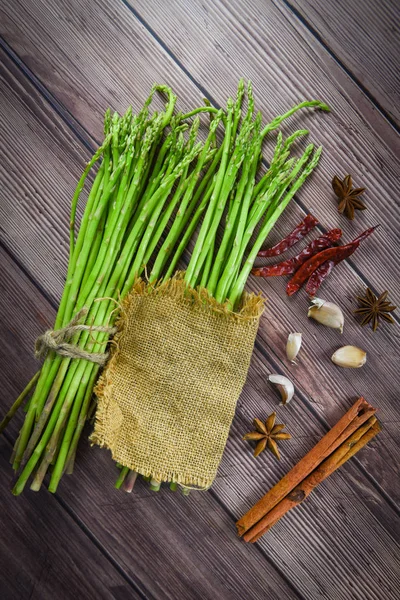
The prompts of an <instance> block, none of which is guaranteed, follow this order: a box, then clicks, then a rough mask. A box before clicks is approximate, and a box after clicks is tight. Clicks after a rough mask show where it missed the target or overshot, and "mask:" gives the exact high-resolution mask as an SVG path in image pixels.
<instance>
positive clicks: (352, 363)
mask: <svg viewBox="0 0 400 600" xmlns="http://www.w3.org/2000/svg"><path fill="white" fill-rule="evenodd" d="M366 361H367V353H366V352H365V351H364V350H362V349H361V348H357V346H343V347H342V348H339V349H338V350H336V352H334V353H333V354H332V362H333V363H335V365H338V366H339V367H345V368H348V369H359V368H360V367H362V366H363V365H365V363H366Z"/></svg>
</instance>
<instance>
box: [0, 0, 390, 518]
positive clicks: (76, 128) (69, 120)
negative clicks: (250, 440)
mask: <svg viewBox="0 0 400 600" xmlns="http://www.w3.org/2000/svg"><path fill="white" fill-rule="evenodd" d="M121 2H122V3H123V4H124V5H125V6H127V7H128V8H129V10H130V11H131V12H132V13H133V14H134V16H135V17H136V18H137V19H138V20H139V21H140V23H142V25H143V26H144V27H145V28H146V29H147V30H148V32H149V33H150V35H152V37H153V38H154V39H155V40H156V42H157V43H158V44H159V45H160V46H161V47H162V48H163V49H164V51H165V52H167V53H168V55H169V56H170V57H171V59H172V60H173V61H174V62H175V63H176V65H177V66H178V67H179V68H180V69H181V70H182V71H183V72H184V73H185V74H186V75H187V77H188V78H189V79H190V80H191V81H192V83H193V84H194V85H195V86H196V87H197V89H199V90H200V91H201V92H202V93H203V94H204V95H206V96H207V97H208V98H209V99H210V101H211V102H212V103H213V104H214V105H215V106H218V103H217V102H216V101H215V99H214V98H213V97H212V96H211V94H209V93H208V91H207V90H206V88H204V87H203V86H202V85H201V84H200V83H199V82H197V81H196V79H195V78H194V77H193V76H192V75H191V74H190V72H189V71H188V70H187V69H186V68H185V67H184V66H183V65H182V64H181V62H180V61H179V59H178V58H177V57H176V56H175V55H174V54H173V53H172V52H171V51H170V50H169V48H168V46H167V45H166V44H165V43H164V42H163V41H162V40H161V39H160V38H159V36H158V35H157V34H156V33H155V32H154V31H153V29H152V28H151V27H150V26H149V25H148V24H147V23H146V22H145V21H144V20H143V19H142V18H141V16H140V15H138V14H137V12H136V11H135V10H134V9H133V8H132V7H131V6H130V5H129V4H128V3H127V2H126V0H121ZM0 45H2V47H3V49H4V51H5V52H6V53H7V54H8V56H9V57H10V58H11V60H12V61H13V62H14V63H15V64H16V65H17V67H18V68H19V69H20V71H21V72H22V73H23V75H24V76H25V77H27V79H28V80H29V81H30V82H31V83H32V85H34V87H35V88H36V89H37V90H38V92H39V93H40V94H41V95H42V96H43V97H44V98H45V100H46V101H47V102H48V103H49V105H50V106H51V107H52V109H53V110H55V112H56V113H57V114H58V115H59V116H60V118H61V119H62V120H63V121H64V122H65V123H66V124H67V125H68V127H69V128H70V129H71V131H72V133H73V134H74V135H75V136H76V137H77V138H78V139H79V141H81V143H83V144H84V145H85V147H86V148H87V149H89V150H90V151H91V152H94V146H93V145H92V143H91V142H96V140H95V139H94V138H93V137H92V136H91V135H90V134H89V133H88V132H87V130H86V129H85V128H84V126H83V125H82V124H81V123H80V122H79V121H78V120H77V119H75V117H74V116H73V115H72V114H71V113H70V112H69V111H68V110H67V109H66V108H65V107H64V106H63V105H62V104H61V103H60V102H59V101H58V100H57V99H56V98H55V97H54V96H53V94H51V92H49V90H48V89H47V88H46V87H45V86H44V85H43V84H42V83H41V82H40V80H39V79H38V78H37V77H36V75H34V73H32V71H31V70H30V69H29V68H28V67H27V66H26V65H25V63H24V62H23V61H22V60H21V59H20V57H19V56H18V55H17V54H16V53H15V52H14V51H13V50H12V48H10V46H9V45H8V44H7V43H6V42H5V41H4V40H2V38H0ZM80 131H83V132H84V133H85V137H86V140H85V139H84V138H83V137H82V135H81V134H80V133H79V132H80ZM88 140H89V141H88ZM263 162H264V164H266V165H267V163H266V161H263ZM295 201H296V202H297V204H298V206H299V207H300V208H301V209H302V210H303V211H305V207H304V206H303V205H302V203H301V202H299V201H298V199H295ZM320 229H321V231H325V230H324V229H323V228H322V227H320ZM3 247H4V246H3ZM4 248H5V247H4ZM5 249H6V250H7V253H8V254H9V255H10V257H11V258H12V259H13V261H14V262H15V263H16V264H17V265H18V267H19V268H21V270H22V271H23V272H24V274H26V275H27V276H28V278H29V280H30V281H31V282H32V283H33V284H34V285H35V287H36V288H37V289H38V291H40V293H41V294H42V295H43V296H44V297H45V298H46V299H47V300H49V301H50V304H51V305H52V306H53V307H54V308H57V304H56V303H55V302H54V301H52V300H50V299H49V298H48V296H47V294H46V293H45V292H44V290H43V289H42V288H41V286H40V285H39V284H38V283H37V282H36V280H35V279H34V278H33V277H32V276H31V275H29V274H28V273H27V272H26V270H24V269H23V267H22V266H21V265H19V264H18V263H19V261H17V260H16V259H15V258H14V256H13V254H12V252H11V251H10V250H9V249H8V248H5ZM347 262H348V264H349V265H350V266H351V268H352V269H353V270H354V271H355V273H356V274H357V275H358V276H359V277H360V279H361V280H362V281H363V282H364V283H365V284H366V285H368V286H369V287H372V286H371V285H370V284H369V282H368V280H367V279H366V278H365V277H364V276H363V274H362V273H360V272H359V270H358V269H357V268H356V267H355V266H354V265H353V264H352V263H351V261H347ZM372 289H373V288H372ZM259 349H260V351H261V353H263V350H262V348H261V345H259ZM277 361H279V358H278V357H277V356H276V354H274V361H273V362H274V363H275V364H276V365H277V370H279V372H282V368H281V366H280V361H279V362H277ZM299 396H301V399H302V402H303V404H304V405H305V406H306V407H307V408H308V410H310V412H311V413H312V414H313V415H314V416H315V417H317V419H318V421H319V423H320V424H322V425H323V427H324V428H325V429H329V426H328V424H327V422H326V421H325V419H323V417H321V416H320V415H319V414H318V413H317V412H316V411H315V409H314V408H313V407H312V405H311V403H310V402H309V401H308V399H307V397H306V395H305V394H304V393H302V392H300V393H299ZM355 462H356V463H357V466H358V468H359V469H360V471H361V472H362V473H363V474H364V475H365V476H366V477H367V478H368V480H369V481H370V482H371V484H372V485H373V486H374V488H375V489H376V490H377V491H378V492H379V493H380V495H381V497H382V498H383V499H384V500H385V501H386V502H388V504H390V506H391V507H392V508H394V510H395V511H396V512H397V513H399V508H398V507H397V505H396V504H395V503H394V501H393V500H392V499H391V497H390V496H389V495H388V494H387V493H386V492H385V491H384V490H383V488H381V486H380V485H379V483H378V482H377V481H376V480H375V478H374V477H373V476H372V475H370V474H369V473H368V471H366V469H365V468H364V467H363V465H362V464H361V463H360V462H359V460H358V459H356V460H355Z"/></svg>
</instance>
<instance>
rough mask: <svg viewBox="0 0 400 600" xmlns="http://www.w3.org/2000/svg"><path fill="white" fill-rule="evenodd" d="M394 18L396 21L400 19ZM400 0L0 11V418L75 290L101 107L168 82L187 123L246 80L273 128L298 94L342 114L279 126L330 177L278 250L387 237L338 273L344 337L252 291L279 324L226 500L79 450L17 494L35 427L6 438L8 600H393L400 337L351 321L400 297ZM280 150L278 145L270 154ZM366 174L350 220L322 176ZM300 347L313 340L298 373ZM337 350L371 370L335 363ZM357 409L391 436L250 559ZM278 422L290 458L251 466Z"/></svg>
mask: <svg viewBox="0 0 400 600" xmlns="http://www.w3.org/2000/svg"><path fill="white" fill-rule="evenodd" d="M396 5H397V7H396ZM399 17H400V14H399V5H398V3H397V2H396V1H395V0H382V1H381V2H379V4H377V3H376V2H375V1H374V0H364V1H363V2H361V1H357V0H346V1H345V0H330V1H329V2H313V1H312V0H290V2H288V1H287V0H273V1H270V0H264V1H262V0H252V1H250V0H230V1H229V2H228V0H213V1H211V0H202V2H197V1H195V0H191V1H189V0H188V1H186V2H185V1H184V0H173V1H171V2H162V1H161V0H158V1H157V0H153V1H150V2H149V1H148V0H136V1H133V0H70V1H68V2H63V1H62V0H52V1H49V0H13V1H12V2H7V1H3V2H2V3H1V30H2V38H1V58H2V66H1V74H2V83H1V103H2V104H1V112H0V119H1V122H2V133H1V136H0V144H1V151H2V160H1V166H0V169H1V187H0V194H1V223H2V225H1V273H2V275H1V283H2V294H1V303H2V313H1V314H2V327H1V340H2V344H1V346H2V349H1V350H2V360H1V365H2V367H1V382H2V383H1V400H0V402H1V411H2V412H4V411H5V409H6V407H7V406H8V405H10V404H11V403H12V401H13V399H14V398H15V397H16V395H17V394H18V392H19V391H20V390H21V389H22V388H23V387H24V385H25V383H26V382H27V381H28V378H29V377H30V376H31V375H32V374H33V373H34V372H35V370H36V368H37V364H36V361H35V359H34V358H33V357H32V347H33V342H34V340H35V338H36V336H38V335H39V334H40V333H41V332H42V331H43V330H44V329H46V328H48V327H50V326H51V325H52V323H53V320H54V315H55V310H56V307H57V303H58V301H59V298H60V295H61V291H62V287H63V283H64V277H65V273H66V261H67V248H68V235H67V230H68V211H69V202H70V198H71V195H72V193H73V189H74V186H75V183H76V181H77V179H78V177H79V175H80V173H81V171H82V168H83V165H84V163H85V161H86V160H87V159H88V157H89V156H90V155H91V154H92V152H93V148H94V147H95V146H96V145H97V144H98V143H99V141H100V140H101V137H102V116H103V113H104V111H105V109H106V108H107V107H108V106H111V107H112V108H113V109H116V110H119V111H124V110H125V109H126V107H127V106H128V105H129V104H133V107H134V108H135V109H137V108H138V107H140V106H141V104H142V103H143V100H144V98H145V97H146V95H147V92H148V90H149V88H150V87H151V85H152V84H153V82H154V81H157V82H165V83H167V84H169V85H172V87H173V88H174V90H175V91H176V93H177V94H178V96H179V107H180V108H181V109H184V108H186V109H187V108H188V107H192V106H194V105H198V104H199V103H200V102H201V100H202V98H203V97H204V96H206V97H208V98H209V99H210V100H211V102H212V103H213V104H215V105H219V104H222V103H223V102H224V101H225V99H226V98H227V96H228V95H229V94H233V93H234V92H235V89H236V85H237V81H238V79H239V77H240V76H244V77H245V78H250V79H251V80H252V81H253V85H254V90H255V95H256V102H257V108H260V109H261V110H262V111H263V114H264V119H265V120H267V119H268V120H269V119H271V118H272V117H273V116H275V115H277V114H280V113H281V112H283V111H285V110H286V109H287V108H289V107H290V106H292V105H293V104H295V103H297V102H298V101H300V100H302V99H304V98H321V99H323V100H325V101H326V102H327V103H328V104H329V105H330V106H331V107H332V112H331V113H330V114H325V113H314V114H313V113H312V112H303V113H302V114H297V115H296V117H294V118H292V119H291V120H289V121H288V122H287V123H286V124H285V125H284V132H286V133H287V132H292V131H293V130H294V129H297V128H298V127H306V128H308V129H309V130H310V139H312V140H313V141H316V142H317V143H321V144H323V146H324V155H323V159H322V161H321V164H320V166H319V168H318V169H317V172H316V173H315V175H314V176H313V177H312V179H311V180H310V181H309V182H307V184H306V185H305V186H304V188H302V190H301V193H300V194H299V195H298V197H297V198H296V200H295V202H294V203H293V204H292V206H291V207H290V208H289V209H288V211H287V214H285V216H284V217H283V218H282V219H281V220H280V222H279V224H278V225H277V227H276V228H275V230H274V232H273V235H271V242H274V241H276V240H278V239H279V238H280V237H281V236H282V235H284V234H285V233H287V232H288V231H289V230H290V229H291V227H292V226H294V225H295V224H296V223H297V222H298V221H299V220H300V219H301V217H302V216H303V215H304V214H305V212H306V211H312V212H313V214H315V215H316V216H317V217H318V218H319V219H320V222H321V227H322V228H330V227H335V226H340V227H342V229H343V231H344V240H350V239H352V238H353V237H355V235H356V234H357V233H358V232H360V231H362V230H363V229H365V228H366V227H367V226H371V225H375V224H377V223H380V224H381V228H380V229H379V231H378V232H377V233H376V234H375V235H374V238H373V239H372V238H371V239H370V240H369V241H368V243H365V246H364V249H362V250H360V251H359V252H358V253H357V254H355V255H354V256H353V257H352V259H351V260H349V261H347V263H346V264H342V265H341V266H340V268H337V270H336V272H335V273H334V275H332V276H331V277H330V280H329V281H328V282H327V283H326V284H325V285H324V289H323V297H325V298H327V299H329V300H331V301H334V302H335V301H336V302H338V303H339V304H340V305H341V306H342V308H343V311H344V313H345V332H344V334H343V335H342V336H340V334H339V333H337V332H335V331H332V330H329V329H326V328H323V327H320V326H318V325H316V324H314V323H311V322H309V321H308V320H307V317H306V311H307V298H306V296H305V294H299V295H298V296H297V297H295V298H293V299H288V298H286V297H285V293H284V286H285V282H284V281H283V280H281V279H279V278H277V279H276V280H274V281H266V282H264V281H261V280H258V279H257V280H254V279H252V280H250V281H249V284H248V288H249V289H251V290H257V289H259V287H260V286H261V289H262V291H263V292H264V293H265V295H266V296H267V297H268V299H269V302H268V307H267V310H266V312H265V315H264V317H263V319H262V323H261V327H260V332H259V335H258V338H257V343H256V347H255V352H254V356H253V361H252V365H251V370H250V374H249V378H248V382H247V384H246V386H245V389H244V391H243V394H242V396H241V398H240V401H239V405H238V409H237V414H236V417H235V420H234V423H233V426H232V429H231V433H230V437H229V441H228V445H227V449H226V452H225V455H224V458H223V461H222V464H221V467H220V470H219V475H218V478H217V480H216V482H215V485H214V486H213V488H212V490H210V491H209V492H207V493H193V494H192V495H191V496H190V497H189V498H188V499H186V498H184V497H182V496H181V495H180V494H175V495H174V494H172V493H170V492H169V491H168V490H166V491H165V492H164V491H162V492H160V493H158V494H155V493H152V492H150V491H149V490H148V488H146V486H145V485H144V484H142V483H141V482H139V483H138V485H137V489H135V492H134V493H133V494H132V495H131V496H127V495H125V494H123V493H121V492H118V491H116V490H114V488H113V483H114V478H115V467H114V466H113V463H112V461H111V459H110V456H109V454H108V453H107V452H106V451H102V450H99V449H90V448H89V445H88V443H87V441H86V437H87V436H85V440H83V442H82V443H81V448H80V453H79V457H78V460H77V466H76V470H75V473H74V475H73V476H71V477H66V478H65V479H64V480H63V482H62V484H61V485H60V487H59V490H58V492H57V494H55V495H51V494H49V493H47V492H46V491H43V492H41V493H39V494H35V493H33V492H31V491H29V490H27V492H26V493H25V494H24V495H23V496H22V497H19V498H14V497H13V496H12V495H11V494H10V492H9V487H10V483H11V479H12V474H11V470H10V465H9V464H8V459H9V455H10V451H11V445H12V442H13V441H14V440H15V437H16V434H17V431H18V428H19V426H20V425H21V422H22V415H18V417H17V418H16V419H15V420H14V421H13V422H12V424H11V425H10V427H9V429H8V430H7V432H6V434H5V435H4V436H2V437H1V439H0V449H1V467H2V474H1V502H2V510H1V536H0V547H1V574H0V579H1V583H0V590H1V591H0V597H1V598H2V599H3V600H5V599H18V600H23V599H28V598H32V599H35V598H36V599H40V600H44V599H46V598H56V599H57V600H59V599H63V598H68V599H69V598H71V599H75V598H76V599H78V598H79V599H81V598H85V599H86V598H89V599H91V598H96V599H98V598H121V599H122V598H124V599H126V598H159V599H161V598H172V599H178V598H179V599H180V598H182V599H189V598H190V599H194V598H199V599H200V598H201V599H204V598H210V599H216V598H218V599H219V600H222V599H225V598H226V599H229V600H231V599H233V598H237V599H240V600H244V599H246V600H249V599H252V600H253V599H256V598H257V599H258V598H260V599H261V598H273V599H275V598H280V599H283V598H290V599H292V598H304V599H305V600H311V599H320V598H321V599H322V598H329V599H330V600H338V599H343V600H348V599H350V598H354V599H356V598H357V599H360V600H364V599H366V598H368V599H383V598H385V599H386V600H388V599H394V598H399V594H400V592H399V590H400V570H399V556H400V554H399V545H398V540H399V539H400V537H399V533H400V521H399V518H398V516H399V508H398V506H397V504H396V503H398V501H399V498H400V480H399V476H398V465H399V456H400V453H399V429H400V427H399V425H400V404H399V392H398V384H399V378H398V374H399V367H400V364H399V328H398V314H397V316H396V315H395V316H396V324H395V325H394V326H389V325H384V326H382V327H380V328H379V329H378V331H377V332H376V333H375V334H374V333H373V332H372V330H371V329H361V327H360V325H359V322H357V319H356V318H355V316H354V315H353V314H352V311H353V310H354V309H355V308H356V302H355V297H356V296H357V295H359V294H362V293H364V291H365V288H366V286H370V287H371V289H373V290H374V291H375V292H382V291H383V290H385V289H387V288H389V289H390V299H391V300H392V302H393V303H395V304H398V303H399V302H400V279H399V277H398V273H399V201H398V198H399V172H400V169H399V163H398V160H396V159H398V157H399V149H400V146H399V137H398V132H399V121H400V108H399V106H400V102H399V91H400V85H399V60H398V59H399V55H400V45H399V29H398V27H399ZM270 152H271V145H270V146H268V144H267V147H266V158H267V159H268V158H269V157H270ZM346 173H351V174H353V177H354V182H355V184H356V185H357V186H361V185H363V186H365V187H366V188H367V192H366V194H365V202H366V203H367V205H368V210H367V211H364V212H363V213H358V214H357V216H356V219H355V220H354V221H353V222H350V221H347V220H346V219H345V218H344V217H342V216H340V215H339V214H338V212H337V204H336V201H335V199H334V197H333V195H332V191H331V186H330V181H331V179H332V176H333V175H334V174H338V175H339V176H341V177H343V176H344V175H345V174H346ZM290 331H301V332H303V334H304V347H303V349H302V353H301V360H300V361H299V364H298V366H296V367H292V366H289V365H288V363H287V360H286V357H285V342H286V338H287V335H288V333H289V332H290ZM345 343H351V344H355V345H359V346H361V347H363V348H364V349H365V350H366V351H367V353H368V360H367V364H366V366H365V367H364V368H363V369H360V370H341V369H339V368H337V367H335V366H334V365H333V364H332V363H331V362H330V359H329V357H330V355H331V354H332V351H333V350H334V349H335V348H337V347H339V346H340V345H343V344H345ZM271 372H278V373H283V374H287V375H289V376H290V377H291V378H292V379H293V381H294V383H295V386H296V395H295V398H294V400H293V401H292V403H291V405H290V406H289V407H287V408H282V407H278V406H277V404H278V400H277V397H276V395H275V392H274V390H273V389H272V387H271V386H270V385H269V384H268V382H267V376H268V374H270V373H271ZM359 395H364V396H365V397H366V398H367V399H368V400H369V401H370V402H371V403H372V404H374V405H376V406H377V407H378V409H379V418H380V420H381V422H382V424H383V431H382V433H381V434H380V435H379V436H378V438H377V439H376V441H373V442H372V443H371V444H370V445H369V447H368V448H366V449H364V450H363V451H362V452H361V453H360V454H359V455H357V457H356V458H354V459H353V460H352V461H351V462H350V463H349V464H347V465H346V466H344V467H343V468H342V469H341V470H340V471H339V472H337V473H335V474H334V475H333V476H332V477H331V478H330V479H329V480H328V481H327V482H325V483H324V484H323V485H321V487H320V488H318V490H317V491H316V492H315V493H314V494H313V496H312V497H311V498H310V499H309V500H308V501H307V503H306V504H305V505H304V506H302V507H300V508H298V509H297V510H294V511H292V513H290V514H288V515H287V516H286V517H285V519H284V520H282V521H281V522H280V523H279V524H278V525H277V526H276V527H274V529H273V530H272V531H271V532H269V533H268V535H266V536H265V537H264V538H263V539H261V540H260V541H259V542H258V543H257V544H255V545H250V544H245V543H243V542H242V541H240V540H239V539H238V538H237V537H236V533H235V528H234V521H235V519H236V518H237V517H238V516H240V515H242V514H243V512H244V511H245V510H246V509H247V508H248V507H250V505H251V504H252V503H254V502H255V500H256V499H258V498H259V497H260V496H261V495H262V494H263V493H264V492H265V491H266V490H267V489H268V488H269V487H270V486H271V485H272V484H273V483H274V482H276V481H277V480H278V479H279V478H280V477H281V476H282V475H283V474H284V473H285V472H286V471H287V470H289V468H290V467H291V466H292V465H293V464H294V463H295V462H296V461H297V460H298V459H299V458H300V457H301V456H303V455H304V454H305V452H306V451H307V450H308V449H309V448H310V447H311V446H312V445H313V444H314V443H315V442H316V441H317V440H318V439H319V438H320V437H321V436H322V435H323V434H324V433H325V431H326V430H327V428H328V427H329V426H331V425H332V424H333V423H335V422H336V421H337V419H338V418H339V417H340V416H341V415H342V414H343V413H344V411H345V410H346V409H347V408H348V407H349V406H350V404H351V402H352V400H353V399H354V398H355V397H357V396H359ZM275 408H276V409H277V411H278V417H279V420H281V419H282V420H283V421H284V422H285V423H286V425H287V429H288V431H290V432H292V434H293V440H292V441H291V442H286V443H285V446H284V447H283V449H282V460H281V462H280V463H278V462H277V461H275V459H274V458H273V457H272V455H269V454H267V453H264V454H263V455H262V456H261V457H259V458H258V459H257V460H255V459H254V458H253V457H252V455H251V447H250V445H249V444H248V443H245V442H243V441H242V439H241V437H242V435H243V433H244V432H246V431H247V430H248V429H249V427H250V424H251V420H252V418H253V417H254V416H255V415H258V416H260V417H262V416H265V415H267V414H269V413H270V412H271V411H272V410H274V409H275Z"/></svg>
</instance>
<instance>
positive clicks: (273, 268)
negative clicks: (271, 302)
mask: <svg viewBox="0 0 400 600" xmlns="http://www.w3.org/2000/svg"><path fill="white" fill-rule="evenodd" d="M341 235H342V231H341V229H332V230H331V231H328V232H327V233H325V234H324V235H321V237H319V238H317V239H316V240H313V241H312V242H310V243H309V244H308V246H306V247H305V248H304V249H303V250H302V251H301V252H300V253H299V254H297V255H296V256H293V257H292V258H288V260H284V261H282V262H280V263H277V264H275V265H267V266H265V267H256V268H254V269H252V271H251V272H252V274H253V275H256V276H257V277H275V276H278V275H291V274H292V273H294V272H295V271H296V269H298V268H299V267H301V265H302V264H303V263H305V262H306V261H307V260H308V259H309V258H310V257H311V256H314V254H317V253H318V252H320V251H321V250H324V248H330V247H331V246H333V244H334V242H337V241H338V239H340V237H341Z"/></svg>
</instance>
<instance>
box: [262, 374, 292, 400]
mask: <svg viewBox="0 0 400 600" xmlns="http://www.w3.org/2000/svg"><path fill="white" fill-rule="evenodd" d="M268 381H270V382H271V383H274V384H275V385H276V387H277V388H278V390H279V393H280V395H281V398H282V402H281V404H283V405H285V404H287V403H288V402H290V401H291V399H292V398H293V395H294V385H293V383H292V382H291V381H290V379H288V378H287V377H284V376H283V375H269V377H268Z"/></svg>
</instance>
